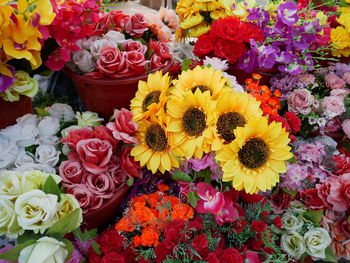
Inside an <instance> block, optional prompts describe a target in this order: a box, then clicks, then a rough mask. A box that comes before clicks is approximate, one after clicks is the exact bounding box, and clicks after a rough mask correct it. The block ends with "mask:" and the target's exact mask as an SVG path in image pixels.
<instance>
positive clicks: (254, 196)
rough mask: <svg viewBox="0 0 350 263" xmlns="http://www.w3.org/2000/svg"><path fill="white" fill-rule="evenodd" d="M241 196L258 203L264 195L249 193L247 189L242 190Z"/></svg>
mask: <svg viewBox="0 0 350 263" xmlns="http://www.w3.org/2000/svg"><path fill="white" fill-rule="evenodd" d="M239 196H240V197H241V198H242V199H243V201H244V202H246V203H257V202H259V201H261V200H262V199H263V198H264V197H263V196H262V195H258V194H247V193H246V192H245V191H240V192H239Z"/></svg>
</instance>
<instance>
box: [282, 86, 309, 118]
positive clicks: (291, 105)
mask: <svg viewBox="0 0 350 263" xmlns="http://www.w3.org/2000/svg"><path fill="white" fill-rule="evenodd" d="M314 101H315V99H314V97H313V96H312V95H311V93H310V91H308V90H307V89H296V90H294V91H293V92H292V93H291V94H290V96H289V98H288V111H291V112H294V113H301V114H303V115H307V114H309V113H310V112H311V107H312V106H313V104H314Z"/></svg>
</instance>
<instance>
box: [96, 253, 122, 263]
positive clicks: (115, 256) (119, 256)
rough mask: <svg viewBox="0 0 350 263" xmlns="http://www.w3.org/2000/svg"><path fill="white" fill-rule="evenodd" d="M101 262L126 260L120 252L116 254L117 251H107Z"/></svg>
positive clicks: (109, 262)
mask: <svg viewBox="0 0 350 263" xmlns="http://www.w3.org/2000/svg"><path fill="white" fill-rule="evenodd" d="M101 263H126V261H125V258H124V256H123V255H122V254H118V253H117V252H109V253H108V254H107V255H105V256H104V257H103V258H102V260H101Z"/></svg>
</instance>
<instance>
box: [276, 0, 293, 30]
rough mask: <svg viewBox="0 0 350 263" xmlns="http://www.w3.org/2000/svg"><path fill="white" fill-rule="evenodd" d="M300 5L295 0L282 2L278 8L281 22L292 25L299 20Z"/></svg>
mask: <svg viewBox="0 0 350 263" xmlns="http://www.w3.org/2000/svg"><path fill="white" fill-rule="evenodd" d="M297 11H298V7H297V5H296V4H295V3H293V2H286V3H283V4H281V5H280V6H279V7H278V10H277V17H278V19H279V22H282V23H284V24H285V25H288V26H292V25H294V24H295V23H296V22H297V21H298V14H297Z"/></svg>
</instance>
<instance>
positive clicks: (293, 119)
mask: <svg viewBox="0 0 350 263" xmlns="http://www.w3.org/2000/svg"><path fill="white" fill-rule="evenodd" d="M284 117H285V118H286V119H287V121H288V124H289V127H290V129H291V130H292V132H293V133H297V132H299V131H300V127H301V120H300V119H299V117H298V116H297V115H296V114H295V113H294V112H286V114H284Z"/></svg>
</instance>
